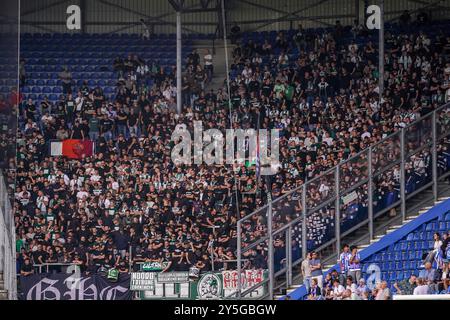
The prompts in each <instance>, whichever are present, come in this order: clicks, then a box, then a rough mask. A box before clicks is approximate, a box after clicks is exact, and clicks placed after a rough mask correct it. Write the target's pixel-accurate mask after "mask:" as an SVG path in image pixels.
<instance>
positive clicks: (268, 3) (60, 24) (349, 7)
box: [21, 0, 450, 34]
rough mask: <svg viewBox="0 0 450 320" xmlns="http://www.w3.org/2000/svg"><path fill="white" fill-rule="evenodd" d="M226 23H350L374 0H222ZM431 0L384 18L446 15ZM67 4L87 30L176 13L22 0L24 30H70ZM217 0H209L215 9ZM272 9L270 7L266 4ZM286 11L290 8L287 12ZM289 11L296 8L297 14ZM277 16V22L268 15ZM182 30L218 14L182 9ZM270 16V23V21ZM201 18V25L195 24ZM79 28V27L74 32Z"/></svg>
mask: <svg viewBox="0 0 450 320" xmlns="http://www.w3.org/2000/svg"><path fill="white" fill-rule="evenodd" d="M225 2H226V6H227V15H228V22H229V23H234V22H236V23H238V24H239V25H240V26H241V29H242V31H268V30H283V29H289V28H290V27H294V28H295V27H296V26H297V25H298V23H302V24H303V26H304V27H306V28H310V27H327V26H330V25H334V24H335V22H336V20H341V23H342V24H344V25H349V24H351V23H352V22H353V20H354V19H355V18H357V17H358V16H363V15H364V10H365V9H364V8H365V6H366V5H367V4H377V3H378V2H379V1H378V0H373V1H365V0H321V1H318V0H302V1H298V0H278V1H274V0H225ZM433 3H436V1H435V0H421V1H413V0H385V13H386V20H390V19H392V18H396V17H398V16H399V15H400V14H401V13H402V12H403V10H410V11H411V12H412V16H413V17H415V15H416V13H417V12H416V11H417V10H419V9H420V8H423V7H428V9H427V10H431V11H432V12H431V14H432V17H433V18H434V19H443V18H448V17H450V0H443V1H441V2H440V3H439V4H438V5H439V7H433V8H431V7H430V4H433ZM70 5H79V6H81V7H83V6H84V7H85V9H84V10H83V11H82V13H83V12H85V15H84V17H83V18H82V19H83V21H84V24H85V29H84V31H85V32H88V33H106V32H108V33H109V32H119V33H122V32H123V33H141V32H142V31H143V27H142V25H141V24H140V22H139V20H140V19H144V20H151V21H153V22H155V27H154V32H155V33H175V30H176V26H175V22H176V14H175V11H174V9H173V7H172V6H171V5H170V3H169V2H168V1H167V0H159V1H154V0H152V1H148V0H126V1H125V0H89V1H87V0H59V1H58V0H22V11H21V12H22V22H23V27H22V32H31V33H34V32H40V33H42V32H68V30H67V28H66V23H65V19H66V17H67V14H66V9H67V7H68V6H70ZM215 6H216V0H213V1H210V3H209V5H208V8H209V9H213V8H215ZM199 7H200V1H199V0H185V8H188V9H194V8H197V9H198V8H199ZM270 8H273V9H270ZM286 13H289V15H288V14H286ZM292 13H296V15H295V16H293V15H292ZM276 19H279V20H280V21H278V22H273V21H272V22H271V21H269V20H276ZM182 21H183V23H184V29H183V31H184V32H187V33H204V34H211V33H214V32H215V30H216V27H217V23H218V15H217V12H216V11H214V10H210V11H208V12H195V13H183V16H182ZM268 21H269V22H268ZM199 22H200V23H202V25H199V24H198V23H199ZM75 32H78V31H75Z"/></svg>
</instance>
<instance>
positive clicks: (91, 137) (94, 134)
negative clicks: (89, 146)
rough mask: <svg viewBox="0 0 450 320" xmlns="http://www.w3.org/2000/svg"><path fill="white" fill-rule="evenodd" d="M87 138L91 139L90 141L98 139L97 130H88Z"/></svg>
mask: <svg viewBox="0 0 450 320" xmlns="http://www.w3.org/2000/svg"><path fill="white" fill-rule="evenodd" d="M89 138H90V139H91V140H92V141H94V142H95V141H97V139H98V132H89Z"/></svg>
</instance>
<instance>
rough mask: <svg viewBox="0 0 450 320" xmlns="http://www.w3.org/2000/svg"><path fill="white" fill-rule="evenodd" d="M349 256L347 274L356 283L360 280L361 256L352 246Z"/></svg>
mask: <svg viewBox="0 0 450 320" xmlns="http://www.w3.org/2000/svg"><path fill="white" fill-rule="evenodd" d="M350 251H351V255H350V260H349V266H348V274H349V276H351V277H352V278H353V280H355V282H358V281H359V279H361V256H360V255H359V253H358V248H357V247H356V246H352V247H351V248H350Z"/></svg>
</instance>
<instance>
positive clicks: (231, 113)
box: [220, 0, 241, 220]
mask: <svg viewBox="0 0 450 320" xmlns="http://www.w3.org/2000/svg"><path fill="white" fill-rule="evenodd" d="M220 6H221V10H222V27H223V48H224V51H225V71H226V75H227V95H228V99H227V100H228V117H229V118H230V121H229V122H230V129H234V126H233V111H232V109H233V106H232V105H231V88H230V66H229V62H228V40H227V22H226V16H225V2H224V0H221V1H220ZM232 170H233V178H234V179H233V180H234V196H235V198H236V218H237V220H239V219H240V218H241V217H240V215H239V212H240V211H239V194H238V193H239V189H238V182H237V181H238V179H237V174H236V172H235V171H234V164H233V166H232Z"/></svg>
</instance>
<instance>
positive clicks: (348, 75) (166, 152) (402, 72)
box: [0, 0, 450, 300]
mask: <svg viewBox="0 0 450 320" xmlns="http://www.w3.org/2000/svg"><path fill="white" fill-rule="evenodd" d="M42 1H44V0H42ZM111 1H112V2H114V1H113V0H111ZM386 1H387V0H386ZM82 2H83V3H84V4H86V1H82ZM175 2H177V1H170V3H172V5H173V3H175ZM237 2H239V1H237ZM241 2H242V3H245V1H241ZM294 2H295V1H294ZM89 3H90V2H89ZM95 3H97V2H95ZM149 3H150V2H149ZM211 3H212V2H211ZM211 3H210V2H209V1H206V2H203V1H202V6H205V5H206V7H208V6H210V5H212V4H211ZM220 3H222V2H221V1H217V6H216V7H214V8H209V9H210V10H206V9H205V8H203V9H204V10H206V11H205V12H204V14H205V17H206V15H207V14H208V13H211V12H212V11H213V9H214V10H215V11H214V15H215V16H214V19H217V14H218V13H223V18H220V19H225V17H226V16H225V11H226V9H225V5H224V4H223V3H222V6H224V7H223V8H221V7H220ZM105 5H107V4H105ZM121 5H122V3H121ZM123 5H125V4H123ZM140 5H142V6H147V5H148V7H146V8H147V9H148V8H150V4H146V3H145V1H143V2H142V3H141V4H140ZM179 5H180V7H183V1H181V2H180V4H179ZM241 5H244V4H241ZM319 5H320V4H318V6H319ZM52 6H56V7H58V6H59V4H53V5H52ZM89 6H93V7H95V4H92V3H90V4H89ZM136 6H138V4H137V3H136ZM44 7H45V6H44ZM75 7H77V6H75ZM361 7H363V5H362V2H361ZM174 8H175V7H174ZM320 8H322V7H320ZM115 9H117V6H116V8H115ZM122 9H123V8H122ZM175 9H176V8H175ZM178 9H180V8H178ZM185 9H186V10H187V11H186V12H184V13H183V14H186V15H189V14H195V11H196V10H197V9H195V8H194V7H193V8H190V9H187V8H185ZM219 9H220V10H223V12H222V11H220V10H219ZM80 10H81V9H80ZM130 10H131V9H129V10H128V11H127V12H128V13H129V12H131V11H130ZM170 10H171V12H172V8H171V9H170ZM198 10H199V12H201V11H200V9H198ZM230 10H232V9H230ZM255 10H256V9H255ZM321 10H325V9H324V8H322V9H321ZM326 10H327V11H329V10H328V9H326ZM32 11H33V10H29V11H28V12H29V13H27V14H31V13H32ZM75 11H76V10H75ZM75 11H74V12H75ZM125 11H126V10H125ZM176 11H178V14H177V16H178V18H180V16H179V15H181V11H182V10H181V11H180V10H176ZM355 11H356V8H355ZM68 12H69V11H68ZM118 12H119V11H118ZM135 12H137V11H135ZM395 12H396V11H393V13H392V12H391V13H390V14H391V15H392V19H389V20H386V21H388V22H387V23H385V24H384V25H383V28H382V29H381V30H380V28H379V27H378V28H376V27H373V28H372V27H369V25H368V24H366V22H365V21H364V23H362V22H363V20H365V19H366V18H367V17H366V16H364V12H362V11H361V12H356V13H355V15H358V14H359V15H360V16H361V19H360V21H359V22H358V21H355V22H354V23H353V25H345V26H344V25H343V24H341V21H336V23H335V24H330V23H328V22H327V23H324V22H317V21H316V22H317V23H316V22H314V21H315V20H314V19H307V22H306V21H305V23H307V24H308V26H311V27H308V28H306V27H305V28H303V26H302V25H301V24H300V23H299V21H297V20H295V19H293V17H297V18H298V16H296V15H295V14H294V15H293V16H292V17H291V16H289V15H288V16H286V17H289V19H287V20H286V21H284V20H283V19H284V18H286V17H284V18H280V21H277V22H276V23H278V26H277V27H276V28H275V26H273V28H272V27H268V26H270V25H271V23H269V24H268V25H267V26H264V25H263V26H259V27H258V26H254V27H252V26H253V24H254V23H255V22H252V21H248V22H247V23H243V25H242V26H241V27H242V29H243V30H242V31H241V29H240V26H238V25H237V23H234V22H233V25H232V24H231V23H230V22H229V21H228V22H227V21H222V20H221V21H219V22H218V24H217V26H216V25H214V27H215V28H216V27H217V28H216V31H215V33H212V32H214V30H212V29H211V28H210V25H211V24H213V23H209V22H206V23H205V24H200V25H199V26H196V22H195V21H190V22H188V23H186V24H185V25H184V24H182V23H181V22H180V21H179V19H178V20H177V23H175V22H173V23H172V22H167V21H165V20H161V19H163V18H164V15H163V14H162V13H161V17H163V18H155V19H154V20H152V21H145V20H144V19H141V20H139V21H140V22H137V21H134V20H136V19H134V18H133V19H134V20H133V19H132V20H133V21H131V22H126V19H125V15H123V16H121V18H120V19H118V20H117V21H120V23H119V25H118V26H113V23H112V22H111V21H109V20H108V21H107V22H105V21H104V22H103V23H100V22H97V21H95V19H93V18H92V15H86V16H83V19H82V21H80V24H82V23H84V22H85V19H87V21H88V23H87V25H86V26H85V27H83V28H82V29H81V27H80V29H77V28H78V27H77V26H76V25H74V26H73V28H74V29H73V30H72V31H70V30H65V28H62V29H60V28H59V27H60V26H58V23H57V22H56V21H59V20H60V19H59V18H57V17H56V16H55V19H53V20H54V21H53V20H52V22H49V21H47V23H48V25H47V24H45V23H38V21H34V20H33V19H28V18H27V19H25V20H24V21H25V22H24V24H25V29H24V30H26V31H27V32H23V33H22V34H20V36H19V37H18V39H17V40H18V41H19V40H20V59H19V61H17V57H16V58H14V55H15V52H17V48H14V47H12V46H9V43H8V41H3V42H0V168H2V171H1V172H0V196H1V197H2V199H3V198H6V194H7V193H8V194H9V196H10V197H11V204H12V205H11V206H12V208H9V203H10V202H8V206H5V208H6V209H2V208H1V207H0V209H2V213H3V212H4V211H12V212H13V213H12V215H11V217H14V226H12V224H13V223H12V222H11V221H9V224H10V225H9V226H8V229H10V230H12V231H14V232H12V234H14V233H15V238H13V237H12V236H11V237H9V238H10V239H9V241H10V242H11V243H14V244H15V246H16V247H15V249H16V261H15V262H16V270H15V272H10V276H9V278H8V281H9V282H11V283H15V280H10V279H11V278H12V279H16V278H17V280H18V286H17V288H18V293H16V292H12V291H11V290H10V293H9V295H10V297H12V296H15V297H18V298H20V299H25V300H28V299H29V300H31V299H55V300H56V299H60V298H61V299H64V298H65V297H67V296H70V297H71V298H73V297H74V296H76V295H78V296H79V297H78V298H80V297H81V298H80V299H82V298H84V295H86V297H88V296H89V295H90V293H89V292H87V291H88V290H86V291H84V292H83V291H82V290H78V289H79V288H69V289H70V290H72V289H73V291H71V293H70V294H68V293H67V288H66V287H65V283H67V282H68V281H69V280H70V279H72V278H71V277H72V274H75V275H76V276H77V277H78V276H79V277H80V278H81V279H82V283H83V284H84V283H85V284H86V288H87V287H91V286H92V288H96V290H93V292H94V291H95V293H92V296H89V298H92V299H124V300H129V299H174V298H179V299H182V298H186V299H234V298H236V299H244V298H251V299H274V297H275V299H277V298H281V297H282V298H281V299H286V298H287V299H293V300H305V299H309V300H351V299H353V300H372V299H373V300H385V299H391V298H392V297H393V295H415V294H440V293H442V294H447V293H449V291H448V289H449V287H448V285H449V281H450V280H449V279H450V274H449V269H448V263H449V262H448V260H447V252H448V248H447V247H448V246H447V244H448V242H449V241H450V234H449V232H450V202H449V201H450V200H446V199H448V197H449V196H450V178H449V177H450V151H449V150H450V62H449V61H450V60H449V59H448V58H449V56H450V33H449V30H450V20H443V19H442V20H441V19H437V18H436V19H434V20H430V21H428V20H427V19H425V18H423V17H422V18H423V19H422V18H419V17H418V19H417V21H414V22H411V21H409V20H408V19H407V16H406V13H404V14H403V15H402V16H401V17H400V18H399V17H394V15H396V13H395ZM112 13H116V11H111V14H112ZM122 13H123V12H122ZM172 13H173V12H172ZM197 13H198V12H197ZM68 14H69V13H68ZM155 14H156V12H155ZM383 14H384V13H383ZM439 17H443V18H444V17H446V16H445V15H444V14H443V15H440V16H439ZM291 18H292V19H291ZM446 18H447V19H448V17H446ZM108 19H109V18H108ZM164 19H165V18H164ZM167 19H169V18H167ZM186 19H191V18H186ZM220 19H219V20H220ZM352 19H353V16H352V18H351V19H350V20H348V21H347V20H345V22H346V23H347V24H350V23H351V20H352ZM38 20H39V19H38ZM150 20H151V19H150ZM225 20H228V18H226V19H225ZM319 20H320V19H319ZM112 21H113V20H112ZM289 21H290V26H289V24H287V23H286V22H289ZM221 22H223V23H224V25H223V26H221ZM293 22H295V24H294V23H293ZM273 23H274V22H273ZM227 24H228V25H227ZM182 25H183V27H182ZM324 25H325V26H326V27H321V26H324ZM68 26H69V22H68ZM122 26H125V27H124V28H122V29H119V28H115V27H122ZM141 27H142V28H143V30H144V31H143V33H134V32H136V30H137V29H138V28H141ZM155 27H156V28H157V29H156V30H163V32H161V33H158V32H154V28H155ZM197 27H198V29H199V30H207V32H204V33H200V31H198V32H197V31H196V28H197ZM288 27H290V28H289V29H283V28H288ZM68 28H69V27H68ZM102 28H105V29H104V30H107V31H105V32H102V31H101V30H102ZM174 29H176V30H177V31H178V33H177V34H174V33H173V32H174ZM272 29H276V30H272ZM1 30H3V31H2V32H1V33H0V38H1V37H4V38H6V37H7V34H6V33H5V32H4V29H1ZM61 30H64V32H61ZM181 30H182V31H181ZM265 30H267V31H265ZM37 31H39V32H37ZM43 31H44V32H43ZM47 31H48V32H47ZM91 31H92V33H91ZM117 32H119V33H117ZM132 32H133V33H132ZM380 35H382V37H381V36H380ZM180 38H181V40H180ZM380 39H384V42H383V41H381V42H380ZM177 54H178V56H177ZM227 59H228V60H227ZM17 77H18V79H17ZM13 122H14V123H17V130H16V128H15V127H14V128H12V127H11V126H10V124H11V123H13ZM199 123H201V125H200V129H199ZM231 129H233V130H231ZM244 130H245V131H244ZM16 131H17V132H16ZM230 131H232V134H234V135H233V136H231V138H232V139H228V133H229V132H230ZM269 131H270V132H271V133H272V136H271V138H270V139H269V140H270V147H268V145H269V141H265V144H264V143H261V141H262V139H263V138H262V136H264V133H267V132H269ZM180 132H181V133H180ZM242 132H244V133H245V135H244V137H241V136H240V133H242ZM274 132H275V133H276V134H274ZM192 134H193V138H192V139H191V136H192ZM225 136H226V137H227V139H222V140H220V137H222V138H223V137H225ZM198 137H200V142H199V140H198ZM213 140H214V143H212V141H213ZM224 140H226V141H224ZM191 142H194V143H193V146H192V144H189V145H188V147H187V148H183V149H182V150H181V151H182V152H181V153H179V154H175V152H174V150H177V149H176V148H179V147H180V146H184V145H185V144H188V143H191ZM210 142H211V144H210ZM220 143H221V144H223V145H224V147H226V148H224V149H225V151H226V152H222V151H223V150H219V149H220V148H219V147H218V145H219V144H220ZM230 145H231V147H229V146H230ZM219 146H221V145H219ZM212 147H214V150H213V152H212V151H211V149H212ZM228 147H229V149H230V150H231V152H228V151H229V149H228ZM264 147H266V148H265V149H264ZM192 149H193V151H194V152H192ZM198 149H201V150H200V151H199V150H198ZM268 150H269V151H270V153H271V155H272V156H274V157H275V155H276V156H278V159H276V161H274V160H273V159H274V158H269V159H270V162H267V161H266V160H267V158H268V157H267V155H266V154H265V151H268ZM241 151H242V153H241ZM208 152H210V153H209V154H208ZM208 156H210V158H208ZM224 156H225V161H222V160H224V159H223V158H224ZM198 157H200V161H198ZM230 157H231V161H229V158H230ZM211 158H214V160H217V159H218V158H220V160H221V161H216V162H214V163H212V164H211V163H210V162H207V160H211ZM192 160H193V161H192ZM268 171H270V173H271V174H265V173H263V172H266V173H267V172H268ZM3 183H4V184H5V187H4V186H3ZM424 208H426V210H425V209H424ZM425 211H426V212H425ZM11 217H10V218H11ZM4 220H5V221H6V219H4ZM2 221H3V220H1V219H0V231H2V230H3V229H6V227H4V226H3V224H4V223H3V222H2ZM5 225H6V224H5ZM2 228H3V229H2ZM392 230H394V231H393V232H389V233H387V231H392ZM7 232H11V231H7ZM7 232H6V233H1V234H0V236H1V237H4V238H5V237H6V236H4V235H5V234H7ZM1 237H0V240H1V239H2V238H1ZM440 237H442V239H441V238H440ZM6 238H8V237H6ZM6 238H5V239H6ZM345 243H349V245H344V244H345ZM356 245H358V246H356ZM358 247H359V248H358ZM341 248H342V250H343V251H342V252H341V253H339V252H338V251H339V250H340V249H341ZM0 254H2V253H1V252H0ZM338 257H339V258H338ZM0 258H1V256H0ZM10 260H11V259H10ZM13 260H14V259H13ZM336 262H338V264H336V265H334V264H335V263H336ZM9 263H10V264H11V261H9ZM0 270H2V269H1V268H0ZM333 270H334V271H333ZM16 273H17V275H18V277H16ZM412 275H416V276H417V277H416V278H417V279H416V278H414V279H413V278H411V276H412ZM0 276H2V273H0ZM243 277H244V279H242V278H243ZM49 279H51V280H49ZM411 279H413V280H411ZM46 281H52V286H53V288H52V290H46V289H42V288H44V287H43V285H45V283H46ZM0 289H1V287H0ZM38 289H39V290H41V291H40V292H38V291H39V290H38ZM97 289H98V290H97ZM416 289H417V290H416ZM1 293H2V292H1V290H0V299H1V297H2V296H1ZM52 295H55V296H52Z"/></svg>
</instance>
